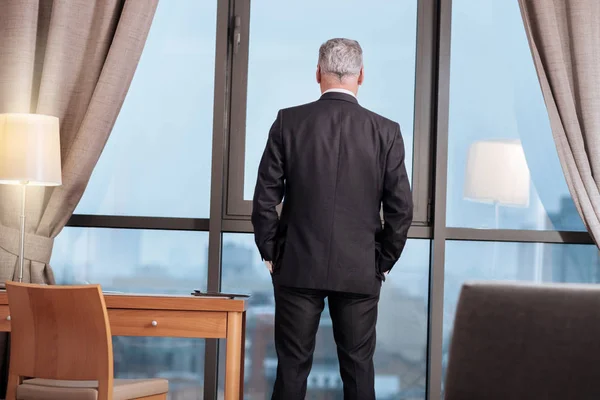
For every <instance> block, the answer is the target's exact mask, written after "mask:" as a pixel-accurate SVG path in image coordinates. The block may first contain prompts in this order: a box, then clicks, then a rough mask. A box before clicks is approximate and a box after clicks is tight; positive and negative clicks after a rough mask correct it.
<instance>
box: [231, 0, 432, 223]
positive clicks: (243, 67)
mask: <svg viewBox="0 0 600 400" xmlns="http://www.w3.org/2000/svg"><path fill="white" fill-rule="evenodd" d="M417 1H418V0H417ZM250 9H251V2H250V1H243V0H237V1H236V5H235V17H234V18H239V22H240V24H241V25H240V27H239V28H238V29H239V34H240V37H239V38H240V39H239V40H240V41H239V45H238V49H237V51H234V54H233V60H232V63H233V66H232V99H231V111H230V115H231V119H230V124H231V125H230V131H229V140H228V153H227V155H228V163H227V195H226V197H227V202H226V203H227V204H226V208H225V210H224V215H223V217H224V219H227V220H249V219H250V215H251V213H252V202H251V201H250V200H245V199H244V180H245V164H246V106H247V98H248V61H249V48H250V12H251V10H250ZM416 18H417V32H416V33H415V34H416V37H415V40H416V41H417V44H416V60H415V90H414V97H415V102H414V104H415V107H414V110H413V113H414V124H413V125H414V126H413V149H412V150H413V159H412V161H413V170H412V191H413V202H414V218H413V225H414V226H429V225H430V224H429V222H430V206H431V202H430V198H431V190H430V188H431V173H430V168H429V165H430V163H429V160H430V155H431V129H430V123H431V112H432V110H431V107H429V106H428V105H429V104H430V102H431V98H432V95H433V92H432V87H433V86H432V83H433V74H432V71H433V65H432V63H431V52H430V47H429V46H430V40H428V39H429V38H428V37H427V36H426V35H421V36H419V32H418V31H419V27H420V24H419V21H421V20H422V19H423V11H422V10H421V7H418V10H417V16H416ZM235 29H236V28H235V26H234V27H233V31H234V35H235V34H237V33H238V31H235ZM418 38H421V39H424V40H420V41H419V40H418ZM315 51H316V50H315ZM415 166H416V167H417V168H414V167H415Z"/></svg>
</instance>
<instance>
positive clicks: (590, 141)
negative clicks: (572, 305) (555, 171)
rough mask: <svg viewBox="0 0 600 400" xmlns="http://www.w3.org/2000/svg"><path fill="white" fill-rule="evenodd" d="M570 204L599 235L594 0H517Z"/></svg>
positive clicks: (599, 110) (599, 54) (599, 11)
mask: <svg viewBox="0 0 600 400" xmlns="http://www.w3.org/2000/svg"><path fill="white" fill-rule="evenodd" d="M519 5H520V7H521V15H522V17H523V23H524V25H525V32H526V33H527V38H528V40H529V46H530V48H531V53H532V56H533V60H534V63H535V68H536V71H537V74H538V78H539V81H540V86H541V88H542V93H543V95H544V101H545V103H546V108H547V110H548V116H549V118H550V125H551V127H552V135H553V137H554V141H555V143H556V148H557V150H558V156H559V159H560V163H561V166H562V169H563V172H564V174H565V177H566V180H567V185H568V187H569V191H570V193H571V196H572V197H573V201H574V202H575V206H576V207H577V210H578V212H579V214H580V215H581V218H582V219H583V222H584V224H585V226H586V228H587V229H588V231H589V232H590V235H591V236H592V238H593V239H594V241H595V242H596V244H597V245H599V240H600V68H599V67H598V66H599V65H600V23H599V21H600V1H598V0H519Z"/></svg>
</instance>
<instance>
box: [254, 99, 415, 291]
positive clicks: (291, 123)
mask: <svg viewBox="0 0 600 400" xmlns="http://www.w3.org/2000/svg"><path fill="white" fill-rule="evenodd" d="M404 154H405V150H404V142H403V140H402V136H401V134H400V126H399V125H398V124H397V123H395V122H392V121H390V120H388V119H386V118H384V117H381V116H379V115H377V114H375V113H373V112H371V111H368V110H366V109H364V108H362V107H361V106H360V105H359V104H358V101H357V100H356V99H355V98H354V97H353V96H350V95H347V94H343V93H337V92H330V93H326V94H324V95H323V96H322V97H321V98H320V99H319V100H318V101H316V102H313V103H310V104H306V105H303V106H299V107H294V108H289V109H285V110H281V111H279V113H278V115H277V119H276V120H275V122H274V123H273V126H272V127H271V131H270V133H269V139H268V142H267V145H266V148H265V151H264V154H263V157H262V160H261V162H260V167H259V170H258V179H257V183H256V190H255V192H254V201H253V211H252V224H253V225H254V235H255V239H256V244H257V246H258V249H259V251H260V253H261V256H262V257H263V259H264V260H267V261H272V262H273V263H274V271H273V279H274V282H275V283H276V284H280V285H285V286H291V287H298V288H310V289H323V290H334V291H342V292H349V293H362V294H374V293H378V292H379V290H380V289H381V282H382V280H384V275H383V272H386V271H389V270H390V269H392V267H393V266H394V264H395V263H396V261H397V260H398V258H399V257H400V254H401V253H402V249H403V248H404V244H405V243H406V237H407V232H408V228H409V226H410V224H411V222H412V209H413V206H412V196H411V192H410V184H409V180H408V176H407V174H406V168H405V165H404ZM282 200H283V208H282V212H281V217H279V215H278V213H277V210H276V206H277V205H278V204H280V203H281V201H282ZM382 204H383V216H384V225H383V226H382V223H381V217H380V207H381V205H382Z"/></svg>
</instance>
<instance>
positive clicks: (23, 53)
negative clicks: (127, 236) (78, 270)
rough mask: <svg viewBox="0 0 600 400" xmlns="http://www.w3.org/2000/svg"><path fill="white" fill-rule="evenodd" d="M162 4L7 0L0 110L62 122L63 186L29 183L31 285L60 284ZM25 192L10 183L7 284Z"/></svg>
mask: <svg viewBox="0 0 600 400" xmlns="http://www.w3.org/2000/svg"><path fill="white" fill-rule="evenodd" d="M157 3H158V0H95V1H94V0H80V1H73V0H54V1H49V0H7V1H4V2H3V3H2V11H1V12H0V113H7V112H24V113H37V114H48V115H53V116H56V117H58V118H59V119H60V139H61V158H62V174H63V184H62V186H58V187H46V188H44V187H28V193H27V209H26V216H27V220H26V233H27V234H26V241H25V271H24V277H23V279H24V280H25V281H30V282H37V283H42V282H44V283H54V277H53V274H52V269H51V268H50V265H49V262H50V256H51V254H52V245H53V242H54V238H55V237H56V236H57V235H58V234H59V233H60V231H61V230H62V228H63V227H64V225H65V224H66V223H67V221H68V219H69V217H70V216H71V215H72V213H73V211H74V210H75V207H76V206H77V203H78V202H79V200H80V199H81V196H82V195H83V191H84V190H85V188H86V185H87V183H88V181H89V179H90V176H91V174H92V170H93V168H94V166H95V165H96V162H97V161H98V158H99V157H100V154H101V153H102V149H103V148H104V145H105V143H106V141H107V139H108V137H109V135H110V132H111V130H112V127H113V125H114V123H115V120H116V118H117V115H118V113H119V110H120V108H121V105H122V103H123V101H124V99H125V95H126V94H127V90H128V89H129V85H130V83H131V80H132V78H133V75H134V72H135V69H136V67H137V64H138V61H139V58H140V56H141V53H142V50H143V47H144V44H145V41H146V37H147V35H148V30H149V28H150V25H151V23H152V18H153V16H154V12H155V10H156V6H157ZM20 196H21V194H20V188H19V187H17V186H6V185H0V281H1V282H4V281H6V280H11V279H14V278H15V277H16V266H17V263H18V254H19V253H18V244H19V223H20V221H19V215H20Z"/></svg>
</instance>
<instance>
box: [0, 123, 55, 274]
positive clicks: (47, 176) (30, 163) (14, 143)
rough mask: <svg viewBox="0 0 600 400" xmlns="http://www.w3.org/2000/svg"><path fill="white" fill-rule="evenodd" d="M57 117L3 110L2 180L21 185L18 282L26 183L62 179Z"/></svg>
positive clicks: (0, 127) (0, 141)
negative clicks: (5, 112)
mask: <svg viewBox="0 0 600 400" xmlns="http://www.w3.org/2000/svg"><path fill="white" fill-rule="evenodd" d="M60 163H61V161H60V134H59V127H58V118H56V117H52V116H48V115H40V114H0V183H2V184H13V185H21V216H20V217H21V221H20V222H21V230H20V233H21V237H20V242H19V243H20V246H19V282H22V281H23V266H24V263H25V205H26V196H27V186H30V185H31V186H58V185H60V184H61V183H62V179H61V166H60Z"/></svg>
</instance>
